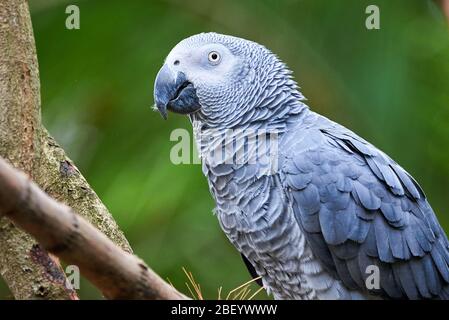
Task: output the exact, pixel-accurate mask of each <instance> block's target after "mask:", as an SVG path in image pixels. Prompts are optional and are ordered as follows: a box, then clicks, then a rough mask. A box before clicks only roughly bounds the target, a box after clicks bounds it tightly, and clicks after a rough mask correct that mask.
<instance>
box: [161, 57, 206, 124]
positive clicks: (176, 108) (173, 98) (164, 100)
mask: <svg viewBox="0 0 449 320" xmlns="http://www.w3.org/2000/svg"><path fill="white" fill-rule="evenodd" d="M154 101H155V102H156V107H157V109H158V110H159V113H160V114H161V115H162V117H163V118H164V119H167V110H170V111H172V112H175V113H180V114H190V113H193V112H195V111H198V110H199V109H200V108H201V105H200V103H199V99H198V96H197V95H196V89H195V88H194V86H193V84H192V83H191V82H189V81H188V80H187V79H186V76H185V74H184V73H183V72H177V73H174V72H173V71H172V70H170V68H169V67H168V66H167V64H164V65H163V66H162V68H161V70H159V73H158V74H157V76H156V81H155V83H154Z"/></svg>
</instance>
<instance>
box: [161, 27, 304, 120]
mask: <svg viewBox="0 0 449 320" xmlns="http://www.w3.org/2000/svg"><path fill="white" fill-rule="evenodd" d="M290 74H291V72H290V71H289V70H288V69H287V68H286V66H285V65H284V64H283V63H282V62H281V61H280V60H279V59H278V58H277V57H276V56H275V55H274V54H273V53H271V52H270V51H269V50H268V49H266V48H265V47H264V46H262V45H259V44H257V43H255V42H252V41H249V40H245V39H241V38H237V37H233V36H228V35H222V34H217V33H201V34H197V35H194V36H191V37H189V38H187V39H184V40H182V41H181V42H179V43H178V44H177V45H176V46H175V47H174V48H173V49H172V50H171V52H170V53H169V54H168V56H167V58H166V60H165V62H164V64H163V66H162V68H161V69H160V71H159V73H158V74H157V77H156V81H155V84H154V100H155V104H156V107H157V109H158V110H159V112H160V113H161V115H162V116H163V117H164V119H166V118H167V110H168V111H171V112H174V113H179V114H188V115H190V116H191V117H195V118H196V119H197V120H202V121H207V122H209V123H227V124H230V123H231V122H233V121H235V120H236V119H241V118H242V117H244V116H245V114H247V113H248V111H250V110H251V109H252V108H254V107H257V105H260V103H261V102H262V101H263V100H264V99H267V96H268V93H269V92H270V90H271V93H273V91H274V89H278V88H276V87H278V86H287V87H288V88H287V89H292V90H296V83H295V82H294V81H293V80H292V79H291V77H290ZM280 91H288V90H280ZM248 118H249V117H248Z"/></svg>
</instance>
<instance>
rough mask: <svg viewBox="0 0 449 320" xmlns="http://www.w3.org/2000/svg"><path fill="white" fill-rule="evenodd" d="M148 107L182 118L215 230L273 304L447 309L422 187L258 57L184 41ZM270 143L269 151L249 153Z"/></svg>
mask: <svg viewBox="0 0 449 320" xmlns="http://www.w3.org/2000/svg"><path fill="white" fill-rule="evenodd" d="M154 98H155V105H156V107H157V109H158V110H159V111H160V113H161V114H162V116H163V117H164V118H167V110H168V111H171V112H174V113H178V114H184V115H188V117H189V118H190V120H191V122H192V125H193V131H194V135H195V141H196V143H197V147H198V150H199V154H200V155H201V160H202V170H203V173H204V175H205V176H206V178H207V180H208V183H209V188H210V192H211V194H212V197H213V198H214V200H215V202H216V208H215V211H214V212H215V214H216V216H217V217H218V221H219V223H220V226H221V227H222V229H223V231H224V233H225V234H226V236H227V237H228V238H229V240H230V242H231V243H232V244H233V245H234V246H235V247H236V248H237V250H238V251H239V252H240V253H241V255H242V256H243V258H244V260H245V263H246V264H247V267H248V268H249V269H250V271H251V273H252V274H253V276H258V277H260V279H261V283H262V285H263V286H264V288H265V289H266V290H267V292H268V293H270V294H272V295H273V297H274V298H275V299H448V298H449V242H448V239H447V237H446V235H445V232H444V231H443V229H442V227H441V226H440V224H439V223H438V221H437V218H436V216H435V213H434V212H433V210H432V208H431V206H430V205H429V203H428V201H427V199H426V195H425V194H424V192H423V190H422V189H421V187H420V186H419V185H418V183H417V182H416V181H415V180H414V179H413V177H412V176H411V175H410V174H409V173H407V172H406V171H405V170H404V169H403V168H402V167H401V166H400V165H398V164H397V163H396V162H395V161H394V160H392V159H391V158H390V157H389V156H387V155H386V154H385V153H383V152H382V151H380V150H379V149H377V148H376V147H374V146H373V145H372V144H370V143H369V142H367V141H365V140H364V139H362V138H360V137H359V136H358V135H357V134H355V133H354V132H352V131H350V130H348V129H346V128H345V127H343V126H341V125H339V124H337V123H335V122H333V121H331V120H329V119H327V118H325V117H323V116H321V115H319V114H317V113H315V112H313V111H311V110H310V109H309V107H308V106H307V105H306V104H305V102H304V101H305V98H304V96H303V95H302V93H301V92H300V91H299V87H298V86H297V84H296V82H295V81H294V79H293V77H292V72H291V71H290V70H289V69H288V68H287V66H286V65H285V64H284V63H283V62H282V61H281V60H280V59H279V58H278V57H277V56H276V55H275V54H273V53H272V52H271V51H269V50H268V49H267V48H265V47H264V46H262V45H260V44H257V43H255V42H252V41H249V40H245V39H241V38H237V37H233V36H228V35H222V34H217V33H201V34H198V35H194V36H191V37H189V38H187V39H184V40H182V41H181V42H180V43H178V44H177V45H176V46H175V47H174V48H173V49H172V50H171V52H170V53H169V55H168V56H167V58H166V60H165V62H164V64H163V66H162V68H161V69H160V71H159V73H158V75H157V77H156V81H155V87H154ZM229 132H231V139H229V138H227V136H229V135H228V134H227V133H229ZM258 132H262V134H259V133H258ZM254 133H256V134H254ZM271 133H276V135H275V137H276V139H274V140H275V141H276V143H275V144H273V143H264V144H263V143H259V142H262V141H263V139H262V138H263V137H266V136H267V135H268V134H271ZM254 135H255V137H253V136H254ZM270 142H271V140H270ZM224 149H226V150H225V151H223V150H224ZM229 150H230V151H229ZM260 154H262V155H264V154H265V155H267V154H269V160H270V161H265V160H266V157H259V156H257V155H260ZM217 155H220V156H217ZM273 155H274V156H273ZM262 160H264V161H262ZM375 277H377V278H375Z"/></svg>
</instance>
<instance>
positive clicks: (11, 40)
mask: <svg viewBox="0 0 449 320" xmlns="http://www.w3.org/2000/svg"><path fill="white" fill-rule="evenodd" d="M0 156H3V157H4V158H6V159H8V160H9V162H10V163H12V164H13V165H14V166H15V167H17V168H20V169H21V170H23V171H24V172H26V173H27V174H28V175H29V176H30V177H31V178H32V179H33V180H34V181H35V182H36V183H37V184H38V185H39V186H40V187H41V188H42V189H43V190H45V191H46V192H48V193H49V194H50V195H51V196H52V197H54V198H56V199H58V200H59V201H61V202H64V203H66V204H67V205H69V206H70V207H72V208H73V209H74V210H75V211H76V212H77V213H79V214H81V215H82V216H84V217H86V218H87V219H88V220H89V221H90V222H91V223H92V224H93V225H94V226H96V227H97V228H98V229H100V230H101V231H102V232H103V233H104V234H106V235H107V236H108V237H109V238H110V239H111V240H113V241H114V242H115V243H117V244H118V245H119V246H120V247H121V248H123V249H124V250H126V251H128V252H131V248H130V246H129V244H128V241H127V240H126V238H125V237H124V235H123V233H122V232H121V231H120V229H119V228H118V226H117V224H116V223H115V221H114V219H113V218H112V216H111V215H110V213H109V212H108V210H107V209H106V207H105V206H104V205H103V204H102V202H101V201H100V200H99V198H98V197H97V195H96V194H95V192H94V191H93V190H92V189H91V188H90V186H89V185H88V183H87V182H86V180H85V179H84V178H83V176H82V175H81V174H80V173H79V171H78V169H77V168H76V167H75V166H74V165H73V163H72V162H71V161H70V159H68V158H67V157H66V155H65V153H64V151H63V150H62V149H61V148H60V147H59V146H58V145H57V143H56V142H55V141H54V139H53V138H51V137H50V136H49V134H48V133H47V131H46V130H45V128H44V127H43V126H42V124H41V116H40V83H39V70H38V63H37V58H36V49H35V43H34V37H33V30H32V25H31V18H30V14H29V9H28V4H27V2H26V0H1V1H0ZM0 274H1V276H2V277H3V278H4V280H5V282H6V283H7V285H8V287H9V288H10V290H11V292H12V294H13V295H14V297H15V298H16V299H39V298H44V299H76V298H77V297H76V293H75V292H73V291H72V290H68V289H67V288H66V287H65V281H64V279H65V275H64V273H63V271H62V269H61V267H60V265H59V262H58V261H57V259H55V258H54V257H51V256H49V255H48V254H46V253H45V251H42V250H39V245H38V244H37V243H36V242H35V241H34V240H33V239H32V238H31V237H30V236H29V235H27V234H25V233H24V232H22V231H21V230H19V229H17V228H16V227H15V226H14V225H13V224H12V223H11V222H10V221H9V220H7V219H0Z"/></svg>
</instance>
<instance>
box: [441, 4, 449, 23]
mask: <svg viewBox="0 0 449 320" xmlns="http://www.w3.org/2000/svg"><path fill="white" fill-rule="evenodd" d="M440 4H441V9H442V10H443V13H444V15H445V17H446V20H447V22H449V0H440Z"/></svg>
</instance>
